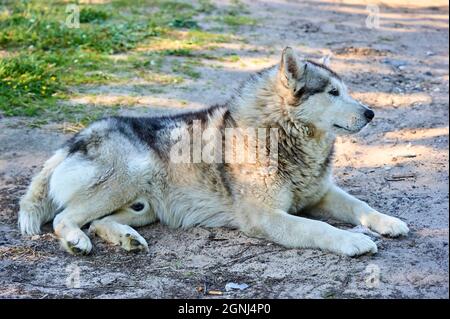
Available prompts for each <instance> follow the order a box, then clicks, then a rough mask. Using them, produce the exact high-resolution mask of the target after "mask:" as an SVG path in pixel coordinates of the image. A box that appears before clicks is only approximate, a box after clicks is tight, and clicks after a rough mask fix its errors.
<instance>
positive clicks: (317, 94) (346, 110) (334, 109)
mask: <svg viewBox="0 0 450 319" xmlns="http://www.w3.org/2000/svg"><path fill="white" fill-rule="evenodd" d="M277 87H278V89H277V91H278V95H279V96H280V97H281V98H282V100H283V104H284V107H285V108H286V109H287V111H288V112H289V114H290V117H291V119H292V120H294V121H301V122H304V123H310V124H312V125H314V126H315V127H316V128H317V129H319V130H322V131H325V132H334V133H336V134H345V133H355V132H358V131H359V130H361V129H362V128H363V127H364V126H365V125H366V124H367V123H369V122H370V121H371V120H372V119H373V117H374V113H373V111H372V110H371V109H369V108H368V107H366V106H365V105H363V104H362V103H360V102H358V101H356V100H354V99H353V98H352V97H351V96H350V95H349V94H348V91H347V88H346V86H345V84H344V83H343V82H342V80H341V78H340V77H339V75H337V74H336V73H335V72H333V71H332V70H330V69H329V68H328V67H327V66H326V63H325V64H321V63H317V62H313V61H309V60H302V59H300V58H298V57H297V56H296V55H295V53H294V51H293V50H292V49H291V48H289V47H287V48H285V49H284V50H283V53H282V57H281V62H280V65H279V68H278V72H277Z"/></svg>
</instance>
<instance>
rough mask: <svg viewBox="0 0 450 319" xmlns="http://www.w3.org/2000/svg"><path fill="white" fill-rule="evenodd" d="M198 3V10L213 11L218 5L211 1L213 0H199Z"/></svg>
mask: <svg viewBox="0 0 450 319" xmlns="http://www.w3.org/2000/svg"><path fill="white" fill-rule="evenodd" d="M198 4H199V8H198V9H197V11H198V12H203V13H211V12H213V11H214V10H215V9H216V6H215V5H214V4H213V3H212V2H211V0H198Z"/></svg>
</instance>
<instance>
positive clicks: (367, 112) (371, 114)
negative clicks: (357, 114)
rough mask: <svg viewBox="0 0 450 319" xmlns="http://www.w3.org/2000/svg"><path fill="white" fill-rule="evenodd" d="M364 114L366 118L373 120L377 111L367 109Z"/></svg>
mask: <svg viewBox="0 0 450 319" xmlns="http://www.w3.org/2000/svg"><path fill="white" fill-rule="evenodd" d="M364 116H365V117H366V119H367V120H368V121H372V119H373V117H374V116H375V113H373V111H372V110H365V111H364Z"/></svg>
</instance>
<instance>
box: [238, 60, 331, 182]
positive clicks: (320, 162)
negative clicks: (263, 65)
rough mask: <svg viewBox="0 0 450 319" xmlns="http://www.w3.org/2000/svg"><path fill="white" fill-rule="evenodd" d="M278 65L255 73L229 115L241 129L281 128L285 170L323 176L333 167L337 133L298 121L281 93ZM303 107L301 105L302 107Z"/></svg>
mask: <svg viewBox="0 0 450 319" xmlns="http://www.w3.org/2000/svg"><path fill="white" fill-rule="evenodd" d="M277 72H278V67H277V66H275V67H272V68H270V69H267V70H264V71H262V72H260V73H257V74H255V75H254V76H253V77H251V78H250V80H249V81H247V82H246V83H244V85H243V86H242V87H241V88H240V90H239V91H238V92H237V94H236V95H235V96H234V97H233V98H232V100H231V101H230V102H229V110H230V115H231V117H232V118H233V119H234V122H235V125H236V126H237V127H241V128H247V127H253V128H278V132H279V159H280V160H281V162H280V164H281V165H282V166H284V169H283V171H284V173H286V174H288V175H290V178H291V179H292V177H293V176H292V175H298V174H301V175H302V176H303V180H309V178H306V179H305V177H307V176H305V174H306V175H309V174H307V173H308V172H309V173H312V176H310V177H311V178H314V177H315V178H317V177H319V176H323V175H324V174H325V173H326V172H328V171H329V170H328V168H329V167H330V166H331V159H332V155H333V146H334V140H335V136H334V135H333V134H331V133H327V132H322V131H320V130H318V129H317V128H316V127H315V126H314V125H313V124H312V123H304V122H301V121H298V120H295V119H294V118H293V117H292V116H291V113H290V112H289V107H290V106H289V105H288V104H287V103H288V101H287V100H286V98H285V97H283V96H282V95H281V94H280V91H279V90H280V87H279V85H280V84H279V82H278V81H277V76H278V75H277ZM299 107H301V106H299Z"/></svg>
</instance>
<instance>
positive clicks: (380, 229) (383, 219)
mask: <svg viewBox="0 0 450 319" xmlns="http://www.w3.org/2000/svg"><path fill="white" fill-rule="evenodd" d="M363 225H364V226H367V227H369V228H371V229H372V230H374V231H376V232H377V233H379V234H381V235H384V236H389V237H398V236H405V235H407V234H408V232H409V228H408V226H407V225H406V223H405V222H403V221H401V220H400V219H398V218H396V217H392V216H388V215H385V214H381V213H378V212H376V213H375V214H373V215H371V216H370V217H369V218H368V219H367V220H366V221H365V223H364V224H363Z"/></svg>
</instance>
